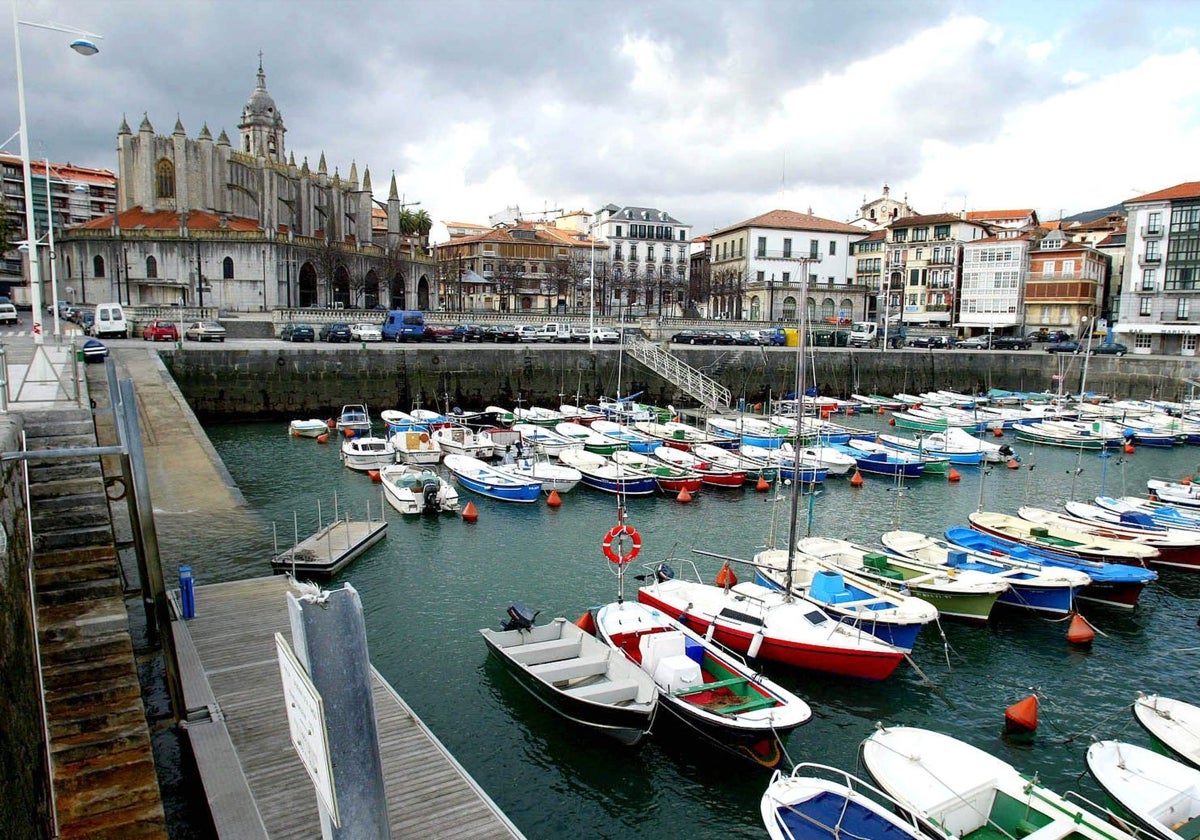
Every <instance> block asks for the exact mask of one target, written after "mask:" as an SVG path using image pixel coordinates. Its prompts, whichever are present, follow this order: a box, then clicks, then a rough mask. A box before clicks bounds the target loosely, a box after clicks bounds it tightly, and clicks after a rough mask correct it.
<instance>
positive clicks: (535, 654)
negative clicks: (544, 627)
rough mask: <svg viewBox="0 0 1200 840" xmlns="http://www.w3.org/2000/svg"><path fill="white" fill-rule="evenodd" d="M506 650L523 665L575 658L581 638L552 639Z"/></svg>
mask: <svg viewBox="0 0 1200 840" xmlns="http://www.w3.org/2000/svg"><path fill="white" fill-rule="evenodd" d="M504 652H505V653H506V654H508V655H509V656H510V657H512V658H513V660H514V661H516V662H520V663H521V664H522V665H540V664H541V663H543V662H556V661H558V660H560V659H575V658H577V657H578V656H579V639H550V640H549V641H545V642H530V643H529V644H525V645H519V646H515V645H514V646H513V647H511V648H505V650H504Z"/></svg>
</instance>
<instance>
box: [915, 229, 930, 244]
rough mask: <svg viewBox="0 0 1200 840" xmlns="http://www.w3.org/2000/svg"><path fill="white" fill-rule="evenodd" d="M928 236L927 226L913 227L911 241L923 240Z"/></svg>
mask: <svg viewBox="0 0 1200 840" xmlns="http://www.w3.org/2000/svg"><path fill="white" fill-rule="evenodd" d="M928 238H929V228H927V227H919V228H913V242H924V241H925V240H926V239H928Z"/></svg>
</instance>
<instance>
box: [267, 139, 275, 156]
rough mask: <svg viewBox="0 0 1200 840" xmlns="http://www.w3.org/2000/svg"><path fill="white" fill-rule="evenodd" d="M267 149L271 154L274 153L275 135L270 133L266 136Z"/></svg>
mask: <svg viewBox="0 0 1200 840" xmlns="http://www.w3.org/2000/svg"><path fill="white" fill-rule="evenodd" d="M267 151H268V152H270V153H271V154H275V135H274V134H272V135H271V136H270V137H268V138H267Z"/></svg>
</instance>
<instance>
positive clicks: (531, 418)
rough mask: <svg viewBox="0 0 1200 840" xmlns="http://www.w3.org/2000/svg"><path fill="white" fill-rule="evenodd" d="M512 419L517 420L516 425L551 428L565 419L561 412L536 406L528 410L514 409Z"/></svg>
mask: <svg viewBox="0 0 1200 840" xmlns="http://www.w3.org/2000/svg"><path fill="white" fill-rule="evenodd" d="M513 417H515V418H517V423H531V424H533V425H536V426H553V425H555V424H556V423H561V422H562V421H563V420H565V419H566V418H565V417H563V413H562V412H561V411H555V410H554V409H552V408H543V407H541V406H538V405H534V406H530V407H529V408H521V407H517V408H514V409H513Z"/></svg>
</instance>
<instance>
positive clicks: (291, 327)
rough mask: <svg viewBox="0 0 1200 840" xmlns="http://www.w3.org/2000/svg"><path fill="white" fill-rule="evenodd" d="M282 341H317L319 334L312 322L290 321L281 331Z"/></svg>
mask: <svg viewBox="0 0 1200 840" xmlns="http://www.w3.org/2000/svg"><path fill="white" fill-rule="evenodd" d="M279 338H280V340H281V341H316V340H317V334H316V332H315V331H314V330H313V328H312V324H303V323H294V322H289V323H287V324H284V325H283V329H281V330H280V331H279Z"/></svg>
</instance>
